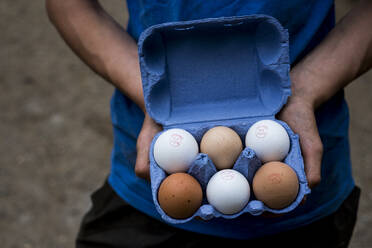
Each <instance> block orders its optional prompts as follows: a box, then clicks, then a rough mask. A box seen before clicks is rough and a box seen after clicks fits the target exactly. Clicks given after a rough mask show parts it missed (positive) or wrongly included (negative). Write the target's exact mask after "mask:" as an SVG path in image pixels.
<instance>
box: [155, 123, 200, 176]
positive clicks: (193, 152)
mask: <svg viewBox="0 0 372 248" xmlns="http://www.w3.org/2000/svg"><path fill="white" fill-rule="evenodd" d="M198 152H199V147H198V143H197V142H196V140H195V138H194V137H193V136H192V135H191V134H190V133H189V132H187V131H185V130H183V129H179V128H173V129H169V130H167V131H165V132H163V133H162V134H161V135H160V136H159V137H158V138H157V140H156V141H155V144H154V158H155V161H156V163H157V164H158V165H159V166H160V167H161V168H162V169H163V170H165V171H166V172H168V173H169V174H171V173H176V172H185V171H187V169H188V168H189V166H190V165H191V163H192V162H193V161H194V159H195V158H196V156H197V155H198Z"/></svg>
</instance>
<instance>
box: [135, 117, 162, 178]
mask: <svg viewBox="0 0 372 248" xmlns="http://www.w3.org/2000/svg"><path fill="white" fill-rule="evenodd" d="M161 130H162V127H161V126H160V125H158V124H156V123H155V121H154V120H153V119H152V118H151V117H150V116H149V115H148V114H147V113H145V119H144V121H143V124H142V129H141V132H140V133H139V135H138V139H137V159H136V165H135V168H134V172H135V173H136V175H137V176H138V177H141V178H143V179H146V180H148V181H150V161H149V151H150V145H151V142H152V140H153V138H154V136H155V135H156V134H157V133H158V132H160V131H161Z"/></svg>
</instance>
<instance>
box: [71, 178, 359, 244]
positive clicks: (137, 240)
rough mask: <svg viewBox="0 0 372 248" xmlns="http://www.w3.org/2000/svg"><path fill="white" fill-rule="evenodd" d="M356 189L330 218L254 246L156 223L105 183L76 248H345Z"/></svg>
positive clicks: (96, 195)
mask: <svg viewBox="0 0 372 248" xmlns="http://www.w3.org/2000/svg"><path fill="white" fill-rule="evenodd" d="M359 197H360V189H359V188H358V187H355V188H354V190H353V191H352V192H351V194H350V195H349V196H348V197H347V199H346V200H345V201H344V202H343V204H342V205H341V206H340V208H339V209H338V210H337V211H336V212H335V213H333V214H331V215H330V216H327V217H325V218H323V219H321V220H318V221H316V222H313V223H311V224H310V225H308V226H305V227H301V228H298V229H295V230H291V231H288V232H284V233H280V234H277V235H273V236H267V237H264V238H260V239H254V240H233V239H225V238H219V237H213V236H208V235H203V234H198V233H193V232H188V231H184V230H181V229H178V228H174V227H171V226H168V225H166V224H164V223H162V222H159V221H157V220H155V219H153V218H151V217H149V216H147V215H145V214H143V213H142V212H140V211H138V210H136V209H135V208H133V207H132V206H130V205H129V204H127V203H126V202H125V201H123V200H122V199H121V198H120V197H119V196H118V195H117V194H116V193H115V192H114V191H113V189H112V188H111V186H110V185H109V184H108V183H107V182H105V184H104V185H103V186H102V187H101V188H100V189H98V190H97V191H96V192H94V193H93V194H92V196H91V198H92V208H91V209H90V210H89V212H88V213H87V214H86V215H85V216H84V218H83V221H82V223H81V227H80V231H79V234H78V237H77V240H76V247H77V248H88V247H89V248H95V247H121V248H122V247H136V248H140V247H161V248H164V247H175V248H181V247H205V248H207V247H223V246H224V247H226V248H230V247H270V248H273V247H275V248H277V247H286V248H289V247H296V248H297V247H301V248H305V247H314V248H315V247H316V248H322V247H327V248H330V247H337V248H340V247H347V246H348V244H349V241H350V239H351V236H352V233H353V229H354V226H355V222H356V217H357V210H358V202H359Z"/></svg>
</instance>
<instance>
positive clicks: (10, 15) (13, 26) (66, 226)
mask: <svg viewBox="0 0 372 248" xmlns="http://www.w3.org/2000/svg"><path fill="white" fill-rule="evenodd" d="M105 2H106V3H104V4H105V6H106V7H107V9H108V10H109V11H110V12H111V13H113V14H114V16H116V17H117V18H118V19H119V21H120V23H122V24H124V23H125V22H126V12H125V4H124V1H120V0H112V1H105ZM350 6H351V2H350V1H347V0H344V1H339V2H338V4H337V14H338V16H342V15H343V14H344V13H345V12H346V11H347V9H348V8H350ZM0 18H1V20H2V21H1V22H0V30H1V33H0V45H1V49H0V58H1V60H0V106H2V108H1V111H0V219H1V221H0V244H1V245H0V246H1V247H3V248H18V247H19V248H31V247H35V248H44V247H45V248H51V247H73V241H74V237H75V235H76V232H77V228H78V225H79V222H80V220H81V217H82V215H83V213H84V212H85V211H86V210H87V209H88V208H89V206H90V201H89V195H90V193H91V192H92V191H93V190H94V189H96V188H97V187H98V186H100V185H101V184H102V182H103V180H104V178H105V177H106V175H107V174H108V172H109V166H110V165H109V158H110V150H111V144H112V135H111V125H110V119H109V100H110V96H111V93H112V90H113V88H112V87H111V86H109V84H107V83H106V82H104V81H103V80H102V79H100V78H99V77H97V76H96V75H95V74H94V73H93V72H91V71H90V70H89V69H88V68H87V67H86V66H85V65H84V64H83V63H82V62H80V61H79V59H78V58H77V57H76V56H75V55H74V54H73V53H72V52H71V51H70V50H69V48H68V47H67V46H66V45H65V44H64V43H63V41H62V40H61V39H60V37H59V36H58V35H57V33H56V31H55V30H54V28H53V27H52V26H51V25H50V23H49V21H48V18H47V17H46V14H45V11H44V3H43V1H21V0H12V1H10V0H5V1H1V2H0ZM368 81H369V82H368ZM371 93H372V72H370V73H369V74H367V75H365V76H364V77H362V78H360V79H359V80H357V82H355V83H354V84H352V85H351V86H349V87H348V88H347V90H346V94H347V99H348V100H349V105H350V110H351V111H350V112H351V130H350V138H351V149H352V160H353V172H354V176H355V181H356V183H357V184H358V185H360V186H362V188H363V189H364V190H363V192H362V199H361V202H360V212H359V219H358V223H357V226H356V229H355V232H354V236H353V239H352V244H351V247H371V245H372V237H371V235H370V231H369V227H370V226H371V225H372V193H370V192H368V188H371V186H372V173H371V172H370V168H369V166H370V165H371V162H372V152H371V149H370V147H371V146H372V141H371V137H372V126H371V121H372V111H371V110H370V108H371V106H372V98H371V97H370V94H371Z"/></svg>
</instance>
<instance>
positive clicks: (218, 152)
mask: <svg viewBox="0 0 372 248" xmlns="http://www.w3.org/2000/svg"><path fill="white" fill-rule="evenodd" d="M242 150H243V144H242V141H241V139H240V137H239V135H238V134H237V133H236V132H235V131H234V130H232V129H231V128H228V127H223V126H218V127H214V128H212V129H209V130H208V131H207V132H206V133H205V134H204V136H203V138H202V140H201V142H200V152H202V153H205V154H208V156H209V158H210V159H211V160H212V161H213V164H214V165H215V166H216V168H217V169H218V170H222V169H230V168H232V167H233V165H234V163H235V161H236V159H237V158H238V157H239V154H240V153H241V152H242Z"/></svg>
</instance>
